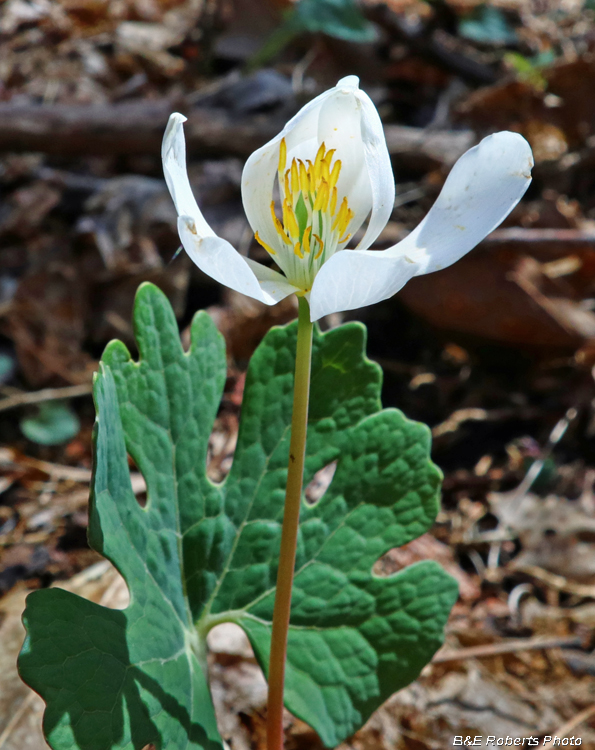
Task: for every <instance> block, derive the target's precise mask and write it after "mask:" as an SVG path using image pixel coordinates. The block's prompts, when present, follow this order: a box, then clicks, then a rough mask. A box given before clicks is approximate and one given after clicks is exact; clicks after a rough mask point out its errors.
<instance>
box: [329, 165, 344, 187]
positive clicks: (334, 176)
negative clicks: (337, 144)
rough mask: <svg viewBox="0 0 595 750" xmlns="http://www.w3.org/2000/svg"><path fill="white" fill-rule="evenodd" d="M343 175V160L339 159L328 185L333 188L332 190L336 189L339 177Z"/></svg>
mask: <svg viewBox="0 0 595 750" xmlns="http://www.w3.org/2000/svg"><path fill="white" fill-rule="evenodd" d="M340 173H341V159H337V161H336V162H335V164H334V166H333V169H332V171H331V174H330V177H329V181H328V184H329V185H330V186H331V189H334V187H335V185H336V184H337V182H338V181H339V175H340Z"/></svg>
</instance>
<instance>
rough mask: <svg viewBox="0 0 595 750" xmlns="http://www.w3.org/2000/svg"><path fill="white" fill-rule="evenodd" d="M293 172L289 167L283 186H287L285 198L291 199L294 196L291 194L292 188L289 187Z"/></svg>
mask: <svg viewBox="0 0 595 750" xmlns="http://www.w3.org/2000/svg"><path fill="white" fill-rule="evenodd" d="M290 173H291V170H290V169H288V170H287V172H285V179H284V180H283V187H284V188H285V200H291V199H292V198H293V196H292V195H291V190H290V188H289V175H290Z"/></svg>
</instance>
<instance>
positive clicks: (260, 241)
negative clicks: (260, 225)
mask: <svg viewBox="0 0 595 750" xmlns="http://www.w3.org/2000/svg"><path fill="white" fill-rule="evenodd" d="M254 239H255V240H256V242H258V244H259V245H261V246H262V247H264V249H265V250H266V251H267V253H269V254H270V255H277V253H276V251H275V250H273V248H272V247H271V246H270V245H268V244H267V243H266V242H265V241H264V240H261V239H260V237H259V235H258V232H254Z"/></svg>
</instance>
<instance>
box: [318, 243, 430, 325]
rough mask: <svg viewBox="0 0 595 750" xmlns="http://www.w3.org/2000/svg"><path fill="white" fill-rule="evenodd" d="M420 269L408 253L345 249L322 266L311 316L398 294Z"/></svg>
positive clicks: (327, 313)
mask: <svg viewBox="0 0 595 750" xmlns="http://www.w3.org/2000/svg"><path fill="white" fill-rule="evenodd" d="M418 272H419V266H418V264H417V263H415V262H413V261H412V260H411V259H409V258H408V257H407V256H405V255H398V256H394V255H389V254H387V252H386V251H385V252H379V251H375V250H341V251H340V252H338V253H335V255H333V257H332V258H330V259H329V260H328V261H327V262H326V263H325V264H324V265H323V266H322V268H321V269H320V271H319V272H318V274H317V276H316V278H315V279H314V285H313V286H312V292H311V293H310V317H311V319H312V320H313V321H314V320H318V319H319V318H322V316H323V315H330V313H333V312H342V311H344V310H356V309H357V308H359V307H364V306H365V305H371V304H373V303H374V302H380V301H381V300H383V299H388V297H392V295H393V294H396V293H397V292H398V291H399V289H401V288H402V287H403V286H405V284H406V283H407V282H408V281H409V279H411V278H412V277H413V276H415V275H416V274H417V273H418Z"/></svg>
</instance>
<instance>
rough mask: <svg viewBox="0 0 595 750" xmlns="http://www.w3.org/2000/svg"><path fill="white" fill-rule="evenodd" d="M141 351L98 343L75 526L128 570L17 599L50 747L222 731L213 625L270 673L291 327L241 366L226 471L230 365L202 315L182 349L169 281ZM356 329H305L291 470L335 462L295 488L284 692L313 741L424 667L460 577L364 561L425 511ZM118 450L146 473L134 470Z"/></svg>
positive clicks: (421, 480) (333, 736) (421, 463)
mask: <svg viewBox="0 0 595 750" xmlns="http://www.w3.org/2000/svg"><path fill="white" fill-rule="evenodd" d="M135 330H136V336H137V341H138V345H139V350H140V354H141V358H140V362H139V363H136V362H134V361H133V360H132V359H131V357H130V354H129V352H128V350H127V349H126V347H125V346H124V345H123V344H122V343H120V342H112V343H111V344H110V345H109V346H108V347H107V349H106V352H105V354H104V357H103V361H102V367H101V371H100V373H99V374H98V376H97V379H96V383H95V400H96V405H97V411H98V418H97V424H96V434H95V456H96V459H95V472H94V479H93V489H92V503H91V511H90V526H89V541H90V543H91V545H92V546H93V547H94V548H95V549H97V550H98V551H100V552H101V553H102V554H103V555H105V556H106V557H107V558H108V559H110V560H112V561H113V562H114V564H115V565H116V567H117V568H118V569H119V570H120V572H121V573H122V574H123V576H124V577H125V579H126V582H127V584H128V587H129V589H130V594H131V603H130V606H129V607H128V608H127V609H126V610H124V611H122V612H115V611H111V610H107V609H105V608H104V607H101V606H99V605H96V604H93V603H91V602H87V601H85V600H83V599H80V598H79V597H76V596H75V595H73V594H70V593H68V592H64V591H58V590H44V591H39V592H35V593H33V594H32V595H30V596H29V598H28V600H27V610H26V612H25V623H26V626H27V630H28V635H27V639H26V642H25V645H24V647H23V651H22V654H21V657H20V660H19V668H20V671H21V675H22V677H23V679H24V680H25V681H26V682H27V683H28V684H29V685H31V687H33V688H34V689H35V690H37V691H38V692H39V693H40V694H41V695H42V697H43V698H44V700H45V701H46V703H47V710H46V713H45V717H44V729H45V732H46V736H47V737H48V741H49V742H50V744H51V746H52V747H53V748H55V750H66V749H67V748H68V749H70V748H76V747H79V748H83V750H87V749H89V750H96V749H97V750H99V749H100V748H101V749H102V750H103V749H104V748H126V749H132V748H134V749H135V750H140V749H141V748H143V747H144V745H146V744H149V743H153V744H154V745H155V746H156V748H158V749H161V748H171V750H174V748H175V749H176V750H178V749H180V750H184V749H185V748H213V749H214V748H220V747H221V740H220V738H219V735H218V734H217V730H216V726H215V719H214V714H213V709H212V704H211V700H210V697H209V694H208V688H207V683H206V678H205V666H204V665H205V663H206V658H205V652H206V646H205V638H206V634H207V632H208V630H209V629H210V628H211V627H213V626H214V625H216V624H218V623H220V622H225V621H231V622H235V623H238V624H239V625H240V626H242V627H243V628H244V630H245V631H246V633H247V634H248V637H249V638H250V641H251V643H252V645H253V647H254V650H255V653H256V655H257V658H258V660H259V662H260V664H261V665H262V667H263V669H264V670H265V673H266V672H267V669H268V653H269V643H270V630H271V625H270V623H271V615H272V608H273V597H274V585H275V578H276V568H277V558H278V547H279V540H280V533H281V521H282V516H283V500H284V489H285V478H286V473H287V460H288V452H289V426H290V419H291V406H292V389H293V369H294V364H295V354H294V352H295V340H296V325H295V324H291V325H289V326H286V327H284V328H275V329H273V330H271V331H270V332H269V333H268V334H267V336H266V337H265V339H264V340H263V342H262V344H261V345H260V346H259V348H258V350H257V351H256V353H255V354H254V356H253V358H252V361H251V363H250V368H249V371H248V375H247V378H246V387H245V395H244V400H243V404H242V419H241V424H240V432H239V436H238V443H237V448H236V453H235V457H234V462H233V466H232V469H231V471H230V474H229V476H228V478H227V480H226V481H225V482H224V483H223V484H220V485H215V484H213V483H212V482H211V481H210V480H209V479H208V478H207V477H206V474H205V470H206V462H207V449H208V440H209V435H210V433H211V429H212V425H213V421H214V418H215V415H216V412H217V409H218V406H219V400H220V396H221V393H222V389H223V384H224V380H225V372H226V367H225V353H224V348H223V342H222V339H221V336H220V335H219V334H218V333H217V332H216V330H215V327H214V325H213V323H212V322H211V320H210V318H209V317H208V316H207V315H206V314H205V313H199V314H198V315H197V316H196V317H195V319H194V322H193V325H192V334H191V347H190V350H189V352H188V353H184V352H183V351H182V348H181V344H180V339H179V335H178V332H177V326H176V321H175V318H174V315H173V312H172V310H171V307H170V306H169V303H168V302H167V300H166V298H165V296H164V295H163V294H162V293H161V292H159V290H157V289H156V287H154V286H152V285H150V284H144V285H142V286H141V287H140V289H139V291H138V294H137V300H136V304H135ZM364 343H365V329H364V327H363V326H362V325H360V324H357V323H350V324H347V325H345V326H342V327H340V328H337V329H335V330H333V331H330V332H328V333H325V334H321V333H320V332H319V331H316V332H315V337H314V350H313V362H312V390H311V405H310V422H309V435H308V446H307V458H306V472H305V473H306V476H305V483H306V484H307V483H308V482H310V481H311V480H312V478H313V477H314V475H315V473H316V472H318V471H319V470H321V469H323V468H324V467H326V466H329V465H330V464H332V463H333V462H336V471H335V474H334V477H333V479H332V482H331V484H330V486H329V488H328V489H327V491H326V493H325V494H324V496H323V497H322V498H321V499H320V500H319V501H318V502H317V503H316V504H314V505H308V504H307V503H306V502H304V505H303V508H302V517H301V522H300V537H299V545H298V557H297V563H296V578H295V589H294V599H293V606H292V615H291V628H290V635H289V651H288V669H287V684H286V705H287V707H288V708H289V709H290V710H291V711H293V712H294V713H295V714H296V715H298V716H299V717H301V718H302V719H304V720H305V721H306V722H308V723H309V724H311V725H312V726H313V727H314V728H315V729H316V731H317V732H318V733H319V734H320V736H321V738H322V739H323V741H324V743H325V744H326V745H327V746H332V745H334V744H336V743H337V742H339V741H341V740H342V739H344V738H345V737H347V736H349V735H350V734H351V733H352V732H353V731H355V730H356V729H357V728H358V727H359V726H361V724H363V722H364V721H365V720H366V719H367V718H368V716H369V715H370V714H371V713H372V711H374V710H375V709H376V708H377V707H378V706H379V705H380V704H381V703H382V702H383V701H384V700H385V699H386V698H387V697H388V696H389V695H391V694H392V693H393V692H395V691H396V690H398V689H399V688H401V687H403V686H404V685H406V684H408V683H409V682H410V681H411V680H413V679H415V677H416V676H417V675H418V674H419V672H420V670H421V669H422V667H423V666H424V665H425V664H426V663H427V662H428V661H429V659H430V658H431V657H432V655H433V653H434V652H435V651H436V649H437V648H438V647H439V646H440V645H441V643H442V640H443V628H444V624H445V622H446V619H447V617H448V613H449V611H450V608H451V606H452V604H453V602H454V600H455V599H456V594H457V588H456V583H455V582H454V581H453V579H452V578H450V576H448V575H447V574H446V573H445V572H444V571H443V570H442V568H441V567H440V566H439V565H437V564H436V563H434V562H431V561H428V562H423V563H417V564H415V565H412V566H410V567H409V568H406V569H405V570H403V571H400V572H399V573H397V574H395V575H392V576H390V577H387V578H380V577H377V576H375V575H373V574H372V566H373V564H374V562H375V561H376V560H377V559H378V557H380V556H381V555H382V554H384V553H385V552H386V551H387V550H389V549H390V548H392V547H395V546H399V545H402V544H405V543H407V542H408V541H410V540H412V539H415V538H416V537H417V536H419V535H420V534H422V533H423V532H424V531H426V530H427V529H428V528H429V526H430V525H431V524H432V522H433V520H434V518H435V515H436V513H437V510H438V490H439V484H440V473H439V471H438V469H437V468H436V467H435V466H434V465H433V464H432V463H431V462H430V460H429V446H430V437H429V431H428V429H427V428H426V427H425V426H423V425H420V424H417V423H414V422H411V421H409V420H407V419H406V418H405V417H404V416H403V415H402V414H401V413H400V412H399V411H397V410H394V409H388V410H384V411H380V412H379V409H380V399H379V394H380V384H381V373H380V369H379V368H378V367H377V366H376V365H374V364H373V363H371V362H370V361H369V360H367V359H366V358H365V356H364V353H363V352H364ZM127 453H129V454H130V455H131V456H132V458H133V459H134V461H135V463H136V464H137V466H138V467H139V469H140V471H141V472H142V473H143V475H144V476H145V479H146V481H147V495H148V501H147V505H146V507H145V508H141V507H140V506H139V504H138V503H137V502H136V499H135V497H134V495H133V493H132V490H131V487H130V478H129V470H128V463H127Z"/></svg>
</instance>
